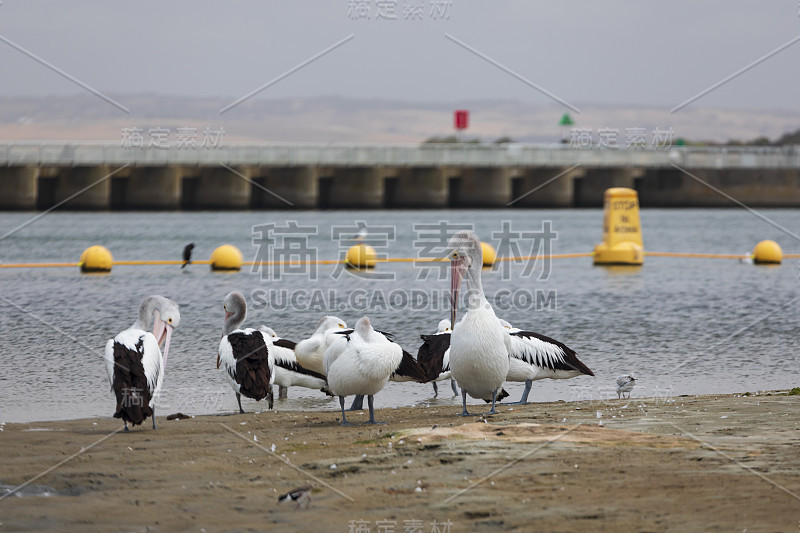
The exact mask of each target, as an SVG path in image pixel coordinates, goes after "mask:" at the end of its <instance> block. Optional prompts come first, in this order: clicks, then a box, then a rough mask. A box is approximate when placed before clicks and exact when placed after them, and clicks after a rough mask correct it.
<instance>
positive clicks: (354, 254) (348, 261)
mask: <svg viewBox="0 0 800 533" xmlns="http://www.w3.org/2000/svg"><path fill="white" fill-rule="evenodd" d="M376 258H377V254H376V253H375V248H373V247H372V246H370V245H368V244H363V243H362V244H356V245H355V246H351V247H350V248H348V249H347V254H345V256H344V261H345V265H346V266H347V268H375V264H376V263H377V261H376Z"/></svg>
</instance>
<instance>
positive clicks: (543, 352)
mask: <svg viewBox="0 0 800 533" xmlns="http://www.w3.org/2000/svg"><path fill="white" fill-rule="evenodd" d="M500 323H501V324H502V325H503V327H504V328H506V329H507V330H508V332H509V334H510V335H511V351H510V352H509V354H510V355H511V358H510V359H509V366H508V376H506V381H524V382H525V390H524V391H523V392H522V398H521V399H520V401H518V402H514V403H512V404H510V405H525V404H527V403H528V394H529V393H530V392H531V385H532V384H533V382H534V381H535V380H537V379H545V378H550V379H568V378H574V377H575V376H580V375H581V374H586V375H587V376H594V372H592V371H591V370H589V367H587V366H586V365H584V364H583V363H582V362H581V361H580V360H579V359H578V357H577V355H576V354H575V352H574V351H573V350H571V349H570V348H569V347H568V346H567V345H565V344H562V343H560V342H558V341H557V340H555V339H551V338H550V337H546V336H544V335H539V334H538V333H533V332H532V331H522V330H521V329H519V328H515V327H513V326H512V325H511V324H509V323H508V322H506V321H505V320H500Z"/></svg>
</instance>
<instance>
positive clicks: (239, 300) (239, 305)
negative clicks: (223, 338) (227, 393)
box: [217, 291, 247, 368]
mask: <svg viewBox="0 0 800 533" xmlns="http://www.w3.org/2000/svg"><path fill="white" fill-rule="evenodd" d="M222 308H223V309H224V310H225V321H224V322H223V325H222V335H228V334H229V333H230V332H232V331H234V330H236V329H238V328H239V326H241V325H242V323H243V322H244V319H245V317H246V316H247V302H246V301H245V299H244V296H243V295H242V293H241V292H239V291H233V292H230V293H228V295H227V296H226V297H225V299H224V300H223V301H222ZM219 364H220V359H219V353H217V368H219Z"/></svg>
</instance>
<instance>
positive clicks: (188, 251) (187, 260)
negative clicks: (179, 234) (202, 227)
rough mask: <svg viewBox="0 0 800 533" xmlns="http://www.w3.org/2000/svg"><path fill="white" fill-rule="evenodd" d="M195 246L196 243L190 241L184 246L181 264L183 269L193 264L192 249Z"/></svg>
mask: <svg viewBox="0 0 800 533" xmlns="http://www.w3.org/2000/svg"><path fill="white" fill-rule="evenodd" d="M193 248H194V243H193V242H190V243H189V244H187V245H186V246H185V247H184V248H183V264H182V265H181V269H183V268H185V267H186V265H191V264H192V249H193Z"/></svg>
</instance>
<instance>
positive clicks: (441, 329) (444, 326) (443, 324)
mask: <svg viewBox="0 0 800 533" xmlns="http://www.w3.org/2000/svg"><path fill="white" fill-rule="evenodd" d="M451 331H452V328H451V325H450V321H449V320H447V319H446V318H445V319H444V320H440V321H439V325H438V326H437V328H436V333H450V332H451Z"/></svg>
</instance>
